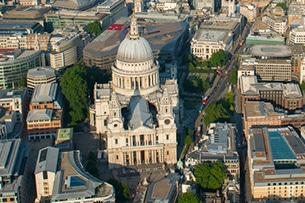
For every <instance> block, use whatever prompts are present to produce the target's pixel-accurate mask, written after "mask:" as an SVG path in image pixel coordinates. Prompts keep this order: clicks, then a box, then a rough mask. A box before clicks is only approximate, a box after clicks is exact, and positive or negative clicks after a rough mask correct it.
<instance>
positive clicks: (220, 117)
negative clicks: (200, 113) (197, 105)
mask: <svg viewBox="0 0 305 203" xmlns="http://www.w3.org/2000/svg"><path fill="white" fill-rule="evenodd" d="M229 118H230V116H229V114H228V112H227V110H226V109H225V108H224V106H223V104H222V103H221V102H213V103H211V104H210V105H209V106H208V107H207V108H206V109H205V114H204V124H205V125H208V124H210V123H214V122H224V121H227V120H228V119H229Z"/></svg>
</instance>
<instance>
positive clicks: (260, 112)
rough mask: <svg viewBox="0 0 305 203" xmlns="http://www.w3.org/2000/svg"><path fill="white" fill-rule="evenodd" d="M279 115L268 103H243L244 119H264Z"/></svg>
mask: <svg viewBox="0 0 305 203" xmlns="http://www.w3.org/2000/svg"><path fill="white" fill-rule="evenodd" d="M272 115H275V116H276V115H279V113H277V112H275V111H274V107H273V105H272V104H271V103H269V102H263V101H246V103H245V118H249V117H256V118H257V117H266V116H272Z"/></svg>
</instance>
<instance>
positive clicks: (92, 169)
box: [86, 151, 100, 178]
mask: <svg viewBox="0 0 305 203" xmlns="http://www.w3.org/2000/svg"><path fill="white" fill-rule="evenodd" d="M86 170H87V171H88V172H89V173H90V174H91V175H93V176H94V177H97V178H99V176H100V175H99V170H98V167H97V165H96V157H95V153H94V152H92V151H91V152H90V153H89V160H88V162H87V165H86Z"/></svg>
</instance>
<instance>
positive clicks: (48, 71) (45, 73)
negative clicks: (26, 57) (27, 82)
mask: <svg viewBox="0 0 305 203" xmlns="http://www.w3.org/2000/svg"><path fill="white" fill-rule="evenodd" d="M50 76H54V77H56V73H55V69H53V68H51V67H48V66H45V67H36V68H32V69H29V70H28V73H27V77H38V78H46V77H50Z"/></svg>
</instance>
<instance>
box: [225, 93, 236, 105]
mask: <svg viewBox="0 0 305 203" xmlns="http://www.w3.org/2000/svg"><path fill="white" fill-rule="evenodd" d="M223 98H224V99H225V100H226V101H228V102H229V104H233V103H234V92H233V90H230V91H229V92H228V93H227V94H225V95H224V96H223Z"/></svg>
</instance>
